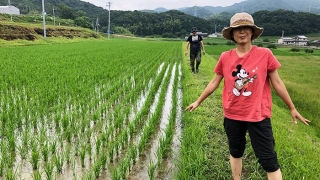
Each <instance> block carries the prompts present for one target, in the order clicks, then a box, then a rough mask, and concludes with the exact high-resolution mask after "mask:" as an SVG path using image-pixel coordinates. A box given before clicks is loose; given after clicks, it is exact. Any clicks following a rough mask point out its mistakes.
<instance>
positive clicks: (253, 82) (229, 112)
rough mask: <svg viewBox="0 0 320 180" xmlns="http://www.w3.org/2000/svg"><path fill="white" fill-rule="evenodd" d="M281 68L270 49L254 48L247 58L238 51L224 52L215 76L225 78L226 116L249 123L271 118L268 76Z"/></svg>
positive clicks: (224, 108)
mask: <svg viewBox="0 0 320 180" xmlns="http://www.w3.org/2000/svg"><path fill="white" fill-rule="evenodd" d="M280 66H281V65H280V63H279V61H278V60H277V59H276V57H275V56H274V55H273V54H272V52H271V50H270V49H267V48H261V47H257V46H253V47H252V49H251V51H250V52H249V53H248V54H246V55H245V56H243V57H239V56H238V55H237V53H236V51H235V49H232V50H230V51H227V52H223V53H222V54H221V56H220V59H219V61H218V63H217V65H216V67H215V69H214V72H215V73H217V74H220V75H222V76H223V78H224V86H223V92H222V103H223V110H224V116H225V117H227V118H229V119H234V120H241V121H249V122H258V121H261V120H263V119H265V118H268V117H271V106H272V99H271V88H270V82H269V77H268V72H271V71H274V70H276V69H278V68H279V67H280Z"/></svg>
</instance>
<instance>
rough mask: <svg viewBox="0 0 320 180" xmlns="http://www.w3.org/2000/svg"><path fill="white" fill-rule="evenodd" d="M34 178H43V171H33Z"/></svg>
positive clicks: (35, 179) (38, 179) (36, 179)
mask: <svg viewBox="0 0 320 180" xmlns="http://www.w3.org/2000/svg"><path fill="white" fill-rule="evenodd" d="M32 179H33V180H41V179H42V178H41V173H40V172H39V171H35V172H33V174H32Z"/></svg>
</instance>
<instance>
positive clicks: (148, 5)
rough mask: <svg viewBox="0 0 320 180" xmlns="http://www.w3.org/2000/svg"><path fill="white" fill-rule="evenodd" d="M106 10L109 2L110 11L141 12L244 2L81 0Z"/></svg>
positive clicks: (224, 0)
mask: <svg viewBox="0 0 320 180" xmlns="http://www.w3.org/2000/svg"><path fill="white" fill-rule="evenodd" d="M82 1H86V2H90V3H92V4H94V5H96V6H100V7H103V8H104V9H106V8H107V7H106V5H107V2H111V3H112V4H111V10H131V11H132V10H143V9H152V10H153V9H155V8H158V7H164V8H166V9H178V8H182V7H193V6H196V5H197V6H214V7H215V6H230V5H233V4H234V3H238V2H242V1H245V0H202V1H197V0H106V1H104V0H82Z"/></svg>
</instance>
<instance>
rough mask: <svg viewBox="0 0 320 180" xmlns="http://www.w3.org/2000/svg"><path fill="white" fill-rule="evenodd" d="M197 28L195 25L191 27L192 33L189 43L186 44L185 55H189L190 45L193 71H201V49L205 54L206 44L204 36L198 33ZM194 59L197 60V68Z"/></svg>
mask: <svg viewBox="0 0 320 180" xmlns="http://www.w3.org/2000/svg"><path fill="white" fill-rule="evenodd" d="M197 31H198V30H197V28H196V27H193V28H192V29H191V32H192V35H190V36H189V37H188V39H187V41H188V43H187V45H186V52H185V55H188V48H189V45H190V66H191V70H192V73H198V72H199V65H200V63H201V49H202V53H203V54H205V53H206V52H205V50H204V45H203V42H202V37H201V36H200V35H198V34H197ZM194 61H196V68H194Z"/></svg>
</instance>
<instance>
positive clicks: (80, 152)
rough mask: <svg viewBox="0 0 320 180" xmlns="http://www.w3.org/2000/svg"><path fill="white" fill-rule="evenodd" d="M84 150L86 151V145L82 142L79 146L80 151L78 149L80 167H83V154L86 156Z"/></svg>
mask: <svg viewBox="0 0 320 180" xmlns="http://www.w3.org/2000/svg"><path fill="white" fill-rule="evenodd" d="M86 151H87V148H86V145H85V144H83V145H82V146H81V148H80V151H79V154H80V160H81V167H83V168H84V167H85V161H84V159H85V156H86Z"/></svg>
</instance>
